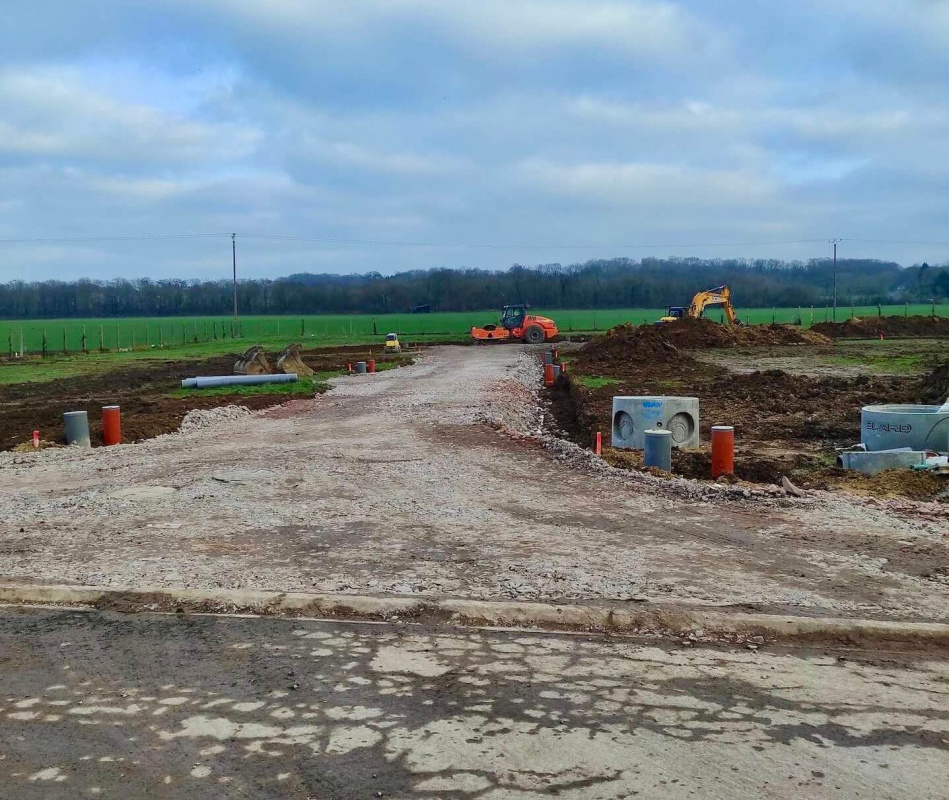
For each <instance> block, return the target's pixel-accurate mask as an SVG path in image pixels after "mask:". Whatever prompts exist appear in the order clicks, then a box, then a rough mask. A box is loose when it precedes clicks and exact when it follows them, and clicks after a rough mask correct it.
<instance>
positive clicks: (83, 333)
mask: <svg viewBox="0 0 949 800" xmlns="http://www.w3.org/2000/svg"><path fill="white" fill-rule="evenodd" d="M80 341H81V345H80V346H81V347H82V352H83V353H88V352H89V348H88V347H87V346H86V326H85V325H83V326H82V339H81V340H80Z"/></svg>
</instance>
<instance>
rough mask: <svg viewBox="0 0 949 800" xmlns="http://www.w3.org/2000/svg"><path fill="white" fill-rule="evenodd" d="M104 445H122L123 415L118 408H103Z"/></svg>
mask: <svg viewBox="0 0 949 800" xmlns="http://www.w3.org/2000/svg"><path fill="white" fill-rule="evenodd" d="M102 443H103V444H105V445H106V446H109V445H113V444H122V415H121V411H120V409H119V407H118V406H103V407H102Z"/></svg>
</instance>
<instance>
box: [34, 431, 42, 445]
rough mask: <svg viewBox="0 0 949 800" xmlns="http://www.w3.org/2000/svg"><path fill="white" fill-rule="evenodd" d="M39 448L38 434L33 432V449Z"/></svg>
mask: <svg viewBox="0 0 949 800" xmlns="http://www.w3.org/2000/svg"><path fill="white" fill-rule="evenodd" d="M39 446H40V432H39V431H33V447H36V448H39Z"/></svg>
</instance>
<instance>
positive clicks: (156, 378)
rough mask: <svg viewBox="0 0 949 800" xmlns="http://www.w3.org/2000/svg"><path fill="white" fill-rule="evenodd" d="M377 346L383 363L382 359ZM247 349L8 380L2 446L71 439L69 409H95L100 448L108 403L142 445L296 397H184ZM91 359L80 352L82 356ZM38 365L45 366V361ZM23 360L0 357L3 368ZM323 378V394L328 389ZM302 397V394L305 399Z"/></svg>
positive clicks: (319, 352)
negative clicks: (183, 389)
mask: <svg viewBox="0 0 949 800" xmlns="http://www.w3.org/2000/svg"><path fill="white" fill-rule="evenodd" d="M378 350H379V349H378V347H377V348H376V355H375V358H376V360H381V359H380V356H379V355H378ZM239 355H240V354H239V353H237V352H235V353H233V354H228V355H223V356H215V357H213V358H206V359H183V360H182V359H168V360H167V361H161V360H155V361H151V360H150V361H147V362H132V363H130V364H128V365H121V364H117V365H116V366H115V367H114V368H112V369H109V370H108V371H103V372H98V373H94V374H87V375H77V376H72V377H69V378H63V379H57V380H52V381H37V382H27V383H16V384H9V385H4V384H2V383H0V451H2V450H12V449H13V448H15V447H16V446H17V445H20V444H23V443H26V442H28V441H29V440H30V438H31V437H32V434H33V431H34V430H39V431H40V438H41V439H43V440H44V441H47V442H52V443H61V442H62V440H63V412H65V411H83V410H84V411H87V412H88V414H89V427H90V433H91V436H92V443H93V445H94V446H95V445H97V444H100V443H101V435H102V425H101V410H102V406H104V405H119V406H121V407H122V438H123V441H125V442H139V441H143V440H145V439H151V438H152V437H154V436H160V435H161V434H165V433H171V432H173V431H176V430H178V428H179V426H180V425H181V421H182V419H184V416H185V414H187V413H188V412H189V411H191V410H194V409H207V408H217V407H218V406H224V405H239V406H244V407H246V408H249V409H254V410H256V409H262V408H269V407H271V406H275V405H280V404H281V403H286V402H287V401H288V400H291V399H293V398H294V396H293V395H289V394H286V393H274V394H251V395H241V394H214V395H200V394H194V395H189V396H187V397H176V396H174V395H175V392H176V390H178V389H179V388H180V385H181V384H180V381H181V380H182V378H187V377H193V376H195V375H229V374H231V373H232V371H233V368H234V362H235V361H236V360H237V358H238V356H239ZM302 356H303V361H304V363H305V364H307V365H308V366H310V367H311V368H313V369H314V370H316V372H317V373H321V372H324V373H328V372H333V373H336V372H342V371H345V370H346V368H347V364H348V363H350V362H354V361H361V360H364V359H365V358H367V357H369V348H368V347H366V346H361V345H360V346H350V347H337V348H318V349H312V350H304V351H302ZM82 357H83V356H77V358H82ZM35 363H36V366H37V368H38V369H39V367H40V366H41V365H42V361H41V360H37V361H36V362H35ZM14 364H15V365H17V366H22V364H23V362H22V361H16V362H11V361H3V362H0V370H2V369H4V368H5V367H7V366H10V365H14ZM324 390H325V389H324V387H323V386H322V384H320V383H317V385H316V391H317V392H322V391H324ZM299 396H300V395H296V397H299Z"/></svg>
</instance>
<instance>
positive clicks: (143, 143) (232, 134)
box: [0, 67, 260, 163]
mask: <svg viewBox="0 0 949 800" xmlns="http://www.w3.org/2000/svg"><path fill="white" fill-rule="evenodd" d="M0 119H2V122H0V152H4V153H7V154H11V155H20V156H26V157H31V156H46V157H52V156H57V157H62V158H73V159H75V158H93V159H101V160H105V161H113V162H122V161H126V162H127V161H144V162H146V163H153V162H161V161H170V162H177V163H189V162H200V161H207V160H211V161H215V162H217V161H220V160H222V159H238V158H242V157H245V156H247V155H249V154H251V153H252V152H253V150H254V148H255V147H256V146H257V144H258V143H259V141H260V133H259V131H258V130H256V129H255V128H253V127H248V126H246V125H244V124H241V123H234V122H223V123H214V122H205V121H201V120H195V119H189V118H186V117H181V116H176V115H172V114H168V113H164V112H161V111H158V110H156V109H154V108H151V107H149V106H148V105H147V104H145V103H132V102H121V101H119V100H116V99H114V98H112V97H109V96H108V95H106V94H104V93H102V92H100V91H97V90H96V89H94V88H91V87H89V86H88V85H87V84H86V82H85V81H84V79H83V75H82V72H81V71H80V70H78V69H75V68H68V67H67V68H62V67H58V68H57V67H35V68H31V69H22V68H21V69H5V70H2V71H0Z"/></svg>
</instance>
